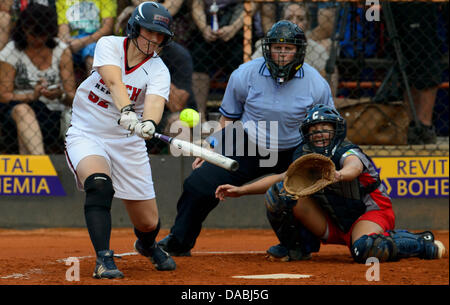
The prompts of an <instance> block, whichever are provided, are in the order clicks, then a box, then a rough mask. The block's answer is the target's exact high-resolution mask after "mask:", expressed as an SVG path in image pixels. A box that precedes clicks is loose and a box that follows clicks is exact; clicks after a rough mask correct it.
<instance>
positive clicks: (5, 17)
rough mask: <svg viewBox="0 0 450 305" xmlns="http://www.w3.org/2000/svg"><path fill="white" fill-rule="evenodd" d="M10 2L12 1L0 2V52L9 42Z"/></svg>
mask: <svg viewBox="0 0 450 305" xmlns="http://www.w3.org/2000/svg"><path fill="white" fill-rule="evenodd" d="M12 2H13V0H4V1H1V2H0V50H1V49H3V47H4V46H5V45H6V43H7V42H8V40H9V31H10V27H11V13H10V11H11V5H12Z"/></svg>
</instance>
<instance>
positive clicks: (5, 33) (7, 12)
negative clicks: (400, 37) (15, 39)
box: [0, 0, 55, 50]
mask: <svg viewBox="0 0 450 305" xmlns="http://www.w3.org/2000/svg"><path fill="white" fill-rule="evenodd" d="M32 3H39V4H42V5H46V6H50V7H52V8H54V7H55V0H2V1H0V50H1V49H3V47H4V46H5V45H6V43H7V42H8V41H9V38H10V31H11V28H12V21H13V20H14V19H16V17H17V16H18V15H19V13H20V12H21V11H23V10H25V9H26V8H27V6H28V5H30V4H32Z"/></svg>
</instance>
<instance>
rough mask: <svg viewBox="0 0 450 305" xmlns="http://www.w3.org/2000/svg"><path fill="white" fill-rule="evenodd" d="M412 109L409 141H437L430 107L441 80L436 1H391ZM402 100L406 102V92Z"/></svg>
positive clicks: (421, 142)
mask: <svg viewBox="0 0 450 305" xmlns="http://www.w3.org/2000/svg"><path fill="white" fill-rule="evenodd" d="M391 8H392V13H393V15H394V16H395V18H394V21H395V25H396V28H397V31H398V37H399V38H400V44H401V49H402V53H403V56H404V60H405V66H406V67H405V68H406V73H407V76H408V81H409V84H410V86H411V95H412V99H413V102H414V106H415V111H416V113H417V117H418V119H419V121H420V122H419V125H418V126H416V124H415V122H414V120H411V123H410V125H409V128H408V144H433V143H436V132H435V129H434V126H433V109H434V104H435V101H436V94H437V90H438V86H439V83H440V82H441V77H442V75H441V73H442V69H441V66H440V65H441V63H440V61H441V57H442V55H441V53H440V45H439V37H438V32H437V22H438V12H437V8H438V7H437V5H436V4H435V3H425V2H417V3H416V2H408V3H391ZM404 99H405V103H406V104H407V105H409V103H408V97H407V96H406V92H405V94H404Z"/></svg>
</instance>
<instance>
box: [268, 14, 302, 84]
mask: <svg viewBox="0 0 450 305" xmlns="http://www.w3.org/2000/svg"><path fill="white" fill-rule="evenodd" d="M274 43H286V44H293V45H295V46H296V47H297V51H296V52H295V55H294V59H293V60H292V61H291V62H290V63H288V64H287V65H284V66H282V65H279V64H278V63H276V62H275V61H274V60H273V58H272V52H271V50H270V46H271V45H272V44H274ZM262 51H263V56H264V59H265V60H266V66H267V68H268V69H269V71H270V75H271V76H272V78H273V79H275V80H276V81H277V82H278V83H283V82H286V81H288V80H290V79H292V78H293V77H294V75H295V73H297V71H298V70H300V68H301V67H302V65H303V61H304V60H305V53H306V36H305V33H304V32H303V30H302V29H301V28H300V27H299V26H298V25H296V24H295V23H293V22H290V21H287V20H281V21H278V22H277V23H275V24H274V25H273V26H272V28H271V29H270V30H269V32H267V35H266V37H265V38H264V39H263V41H262Z"/></svg>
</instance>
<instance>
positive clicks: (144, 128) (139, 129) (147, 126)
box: [134, 120, 156, 140]
mask: <svg viewBox="0 0 450 305" xmlns="http://www.w3.org/2000/svg"><path fill="white" fill-rule="evenodd" d="M155 131H156V123H155V122H154V121H153V120H145V121H143V122H142V123H138V124H137V125H136V127H135V128H134V132H135V133H136V135H138V136H139V137H141V138H144V139H146V140H150V139H151V138H153V134H154V133H155Z"/></svg>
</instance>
